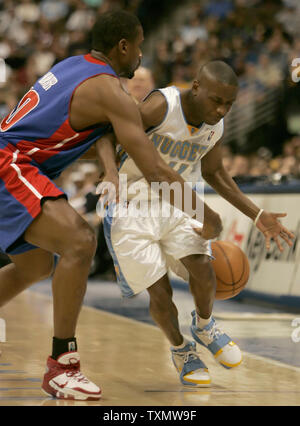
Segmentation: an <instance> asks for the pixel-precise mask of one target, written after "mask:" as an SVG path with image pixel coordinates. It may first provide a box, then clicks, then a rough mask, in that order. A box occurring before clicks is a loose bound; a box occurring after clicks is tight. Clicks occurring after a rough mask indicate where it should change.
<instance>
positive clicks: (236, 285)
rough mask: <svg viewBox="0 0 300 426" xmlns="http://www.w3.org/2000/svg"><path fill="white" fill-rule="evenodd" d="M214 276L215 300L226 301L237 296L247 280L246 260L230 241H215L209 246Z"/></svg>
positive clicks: (247, 263)
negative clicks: (212, 258) (212, 257)
mask: <svg viewBox="0 0 300 426" xmlns="http://www.w3.org/2000/svg"><path fill="white" fill-rule="evenodd" d="M211 248H212V254H213V256H214V258H215V259H214V260H213V261H212V265H213V268H214V271H215V274H216V280H217V288H216V299H218V300H226V299H230V298H231V297H234V296H236V295H237V294H239V293H240V292H241V291H242V290H243V288H244V287H245V286H246V284H247V282H248V279H249V271H250V268H249V262H248V258H247V256H246V255H245V253H244V252H243V250H242V249H240V248H239V247H238V246H237V245H235V244H233V243H231V242H230V241H215V242H212V244H211Z"/></svg>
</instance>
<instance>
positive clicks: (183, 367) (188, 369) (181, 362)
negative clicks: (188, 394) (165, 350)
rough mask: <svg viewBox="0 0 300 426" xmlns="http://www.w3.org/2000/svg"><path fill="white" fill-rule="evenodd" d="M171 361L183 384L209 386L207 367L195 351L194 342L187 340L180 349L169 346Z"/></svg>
mask: <svg viewBox="0 0 300 426" xmlns="http://www.w3.org/2000/svg"><path fill="white" fill-rule="evenodd" d="M171 353H172V361H173V363H174V365H175V368H176V369H177V371H178V373H180V376H179V377H180V381H181V383H182V384H183V385H185V386H194V387H207V386H210V377H209V374H208V369H207V367H206V365H205V364H204V362H202V361H201V359H200V358H199V354H197V352H196V343H195V342H188V343H187V344H186V345H185V347H184V348H182V349H177V350H175V349H173V348H171Z"/></svg>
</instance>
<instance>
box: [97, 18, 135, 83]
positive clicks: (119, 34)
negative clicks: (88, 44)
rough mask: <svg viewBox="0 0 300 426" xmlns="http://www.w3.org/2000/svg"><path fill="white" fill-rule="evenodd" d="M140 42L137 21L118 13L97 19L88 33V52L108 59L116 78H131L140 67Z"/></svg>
mask: <svg viewBox="0 0 300 426" xmlns="http://www.w3.org/2000/svg"><path fill="white" fill-rule="evenodd" d="M143 40H144V35H143V28H142V26H141V23H140V21H139V20H138V18H137V17H136V16H135V15H133V14H131V13H128V12H124V11H121V10H120V11H113V12H107V13H104V14H102V15H100V16H99V18H98V19H97V21H96V22H95V24H94V27H93V30H92V49H94V50H96V51H99V52H101V53H102V54H104V55H105V56H107V57H108V58H109V59H111V61H112V63H113V65H114V66H115V67H116V71H117V72H118V74H119V75H120V77H126V78H132V77H133V76H134V72H135V70H136V69H137V68H138V67H139V65H140V63H141V58H142V52H141V49H140V46H141V43H142V42H143Z"/></svg>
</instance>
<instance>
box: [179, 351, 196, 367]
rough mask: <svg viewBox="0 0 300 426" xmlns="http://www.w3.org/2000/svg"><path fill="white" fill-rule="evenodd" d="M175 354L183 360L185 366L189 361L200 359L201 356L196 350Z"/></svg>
mask: <svg viewBox="0 0 300 426" xmlns="http://www.w3.org/2000/svg"><path fill="white" fill-rule="evenodd" d="M175 353H176V355H178V356H180V357H181V358H182V359H183V362H184V364H185V363H187V362H188V361H191V360H195V359H198V358H199V354H198V353H197V352H196V351H194V350H191V351H186V352H180V351H176V352H175Z"/></svg>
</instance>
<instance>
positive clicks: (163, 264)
mask: <svg viewBox="0 0 300 426" xmlns="http://www.w3.org/2000/svg"><path fill="white" fill-rule="evenodd" d="M165 207H166V208H167V209H168V212H169V211H170V213H171V214H170V215H169V217H130V216H127V217H118V216H117V215H116V216H115V217H113V214H112V213H111V216H106V217H105V218H104V222H103V223H104V235H105V238H106V243H107V246H108V248H109V251H110V254H111V256H112V258H113V262H114V265H115V271H116V275H117V280H118V284H119V285H120V288H121V292H122V295H123V296H125V297H131V296H133V295H135V294H137V293H139V292H141V291H143V290H145V289H146V288H148V287H150V286H151V285H152V284H154V283H155V282H156V281H157V280H159V279H160V278H162V277H163V276H164V275H165V274H166V273H167V272H168V270H172V271H173V272H174V273H175V274H177V275H179V276H180V277H181V278H183V279H184V280H188V272H187V270H186V269H185V267H184V266H183V264H182V263H181V262H180V260H179V259H181V258H183V257H186V256H189V255H192V254H205V255H208V256H210V257H212V251H211V247H210V241H208V240H205V239H204V238H201V236H200V235H198V234H196V232H195V231H194V229H193V227H196V228H199V227H201V226H202V225H201V224H200V223H199V222H198V221H196V220H194V219H191V218H190V217H189V216H188V215H185V214H183V213H181V212H180V213H181V217H176V215H175V213H174V212H175V209H174V208H173V207H171V206H170V205H167V206H165V205H163V207H162V209H164V208H165ZM161 211H163V210H161Z"/></svg>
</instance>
